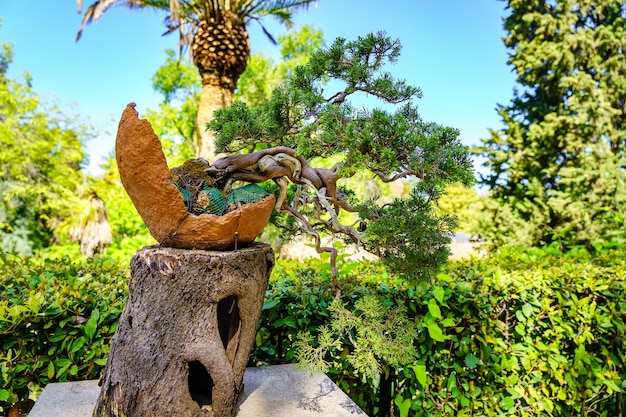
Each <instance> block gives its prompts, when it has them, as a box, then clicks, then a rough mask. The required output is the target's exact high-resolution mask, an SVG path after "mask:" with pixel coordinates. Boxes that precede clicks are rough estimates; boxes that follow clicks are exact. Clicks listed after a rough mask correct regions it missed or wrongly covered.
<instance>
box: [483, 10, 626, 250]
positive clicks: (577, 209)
mask: <svg viewBox="0 0 626 417" xmlns="http://www.w3.org/2000/svg"><path fill="white" fill-rule="evenodd" d="M507 10H509V11H510V14H509V15H508V17H506V18H505V20H504V28H505V29H506V31H507V32H508V35H507V36H506V37H505V38H504V43H505V45H506V46H507V48H509V49H510V50H511V54H510V58H509V64H511V65H512V66H513V68H514V69H515V71H516V73H517V83H518V85H519V88H518V89H516V91H515V92H514V95H513V99H512V101H511V103H510V104H508V105H506V106H505V105H500V106H499V113H500V115H501V116H502V121H503V124H504V127H503V128H502V129H500V130H493V131H492V132H491V137H490V138H488V139H485V140H483V144H482V146H481V147H480V149H479V150H478V152H479V153H480V154H482V155H483V156H484V157H485V158H486V162H485V165H486V166H487V167H489V168H490V173H489V174H487V175H484V176H483V177H482V182H483V184H486V185H488V186H489V187H490V188H491V190H492V197H493V198H494V199H495V201H496V202H497V203H498V204H497V205H496V207H495V208H494V209H493V210H492V211H491V215H492V216H491V219H490V220H491V221H492V223H491V225H492V226H495V227H493V228H492V229H491V232H492V233H491V235H490V236H488V237H490V238H492V240H494V241H495V243H502V242H503V241H506V238H507V237H509V238H512V239H514V240H516V242H517V243H522V244H533V245H541V244H549V243H550V242H552V241H555V240H557V239H558V240H559V241H561V242H563V243H567V244H594V243H597V242H601V241H606V240H609V239H614V238H616V237H617V236H618V235H621V236H622V237H623V232H622V229H623V226H624V218H625V217H626V185H625V181H626V174H625V168H626V162H625V158H626V156H625V155H626V152H625V145H626V107H625V104H626V56H625V54H624V52H625V49H626V2H624V1H619V0H596V1H589V0H541V1H537V0H508V1H507ZM520 231H522V232H523V233H520ZM489 234H490V233H489V232H487V235H489Z"/></svg>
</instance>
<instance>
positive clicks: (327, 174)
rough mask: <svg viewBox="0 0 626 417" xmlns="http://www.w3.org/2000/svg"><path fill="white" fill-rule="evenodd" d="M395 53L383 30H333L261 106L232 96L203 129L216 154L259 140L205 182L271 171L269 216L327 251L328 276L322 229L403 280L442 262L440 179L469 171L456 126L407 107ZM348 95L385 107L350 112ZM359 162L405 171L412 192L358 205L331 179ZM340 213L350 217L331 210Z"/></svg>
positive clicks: (463, 176)
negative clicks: (389, 68) (357, 34)
mask: <svg viewBox="0 0 626 417" xmlns="http://www.w3.org/2000/svg"><path fill="white" fill-rule="evenodd" d="M400 50H401V45H400V42H399V41H397V40H395V41H394V40H391V39H390V38H388V37H387V36H386V35H385V34H384V33H378V34H377V35H374V34H370V35H368V36H366V37H363V38H358V39H357V40H356V41H353V42H348V41H346V40H345V39H341V38H339V39H337V40H336V41H335V42H334V43H333V45H332V46H331V47H329V48H328V49H323V50H320V51H318V52H316V53H314V54H313V56H312V57H311V58H310V60H309V61H308V63H307V64H306V65H304V66H300V67H297V68H296V69H295V70H294V72H293V74H292V76H291V77H290V78H289V80H288V82H287V83H286V84H284V85H283V86H281V87H279V88H278V89H275V90H274V92H273V94H272V98H271V100H270V101H269V102H267V103H265V104H263V105H261V106H257V107H252V108H250V107H249V106H247V105H246V104H245V103H241V102H239V103H235V104H234V105H232V106H231V107H229V108H227V109H223V110H220V111H218V112H216V118H215V119H214V120H213V121H212V122H211V123H210V125H209V126H210V128H211V129H213V130H215V132H216V134H217V139H218V140H217V146H218V150H219V151H225V152H229V153H237V152H239V151H242V150H248V149H251V148H253V147H254V146H256V145H258V144H262V145H264V146H266V147H267V148H265V149H262V150H261V151H257V152H254V153H252V154H245V155H232V156H228V157H225V158H222V159H219V160H218V161H216V162H215V163H214V164H213V165H212V166H211V168H210V169H208V170H207V172H208V173H209V175H210V176H213V177H214V178H215V179H216V184H218V185H220V186H222V187H224V188H227V187H228V186H229V184H230V182H231V181H235V180H244V181H249V182H263V181H265V180H270V179H273V180H274V181H275V182H276V184H277V185H278V187H279V188H280V190H278V189H277V190H276V191H277V194H278V198H277V201H278V202H279V203H277V209H278V210H279V211H281V212H283V213H286V214H287V215H288V216H287V217H286V218H284V219H282V222H281V219H277V220H278V222H279V223H281V225H282V227H283V228H285V229H287V230H289V231H290V232H293V233H298V232H300V233H302V232H303V231H304V232H305V233H308V234H310V235H312V236H314V237H315V240H316V249H317V250H318V252H329V253H330V254H331V265H332V269H333V278H335V279H336V270H335V268H334V259H335V257H336V255H337V251H336V249H335V248H334V247H324V246H322V245H321V244H320V236H321V234H322V233H324V232H326V233H332V234H336V235H343V236H345V238H346V239H347V240H349V241H351V242H353V243H356V244H358V245H362V246H364V247H366V248H367V249H369V250H371V251H373V252H374V253H376V254H377V255H380V256H381V257H382V258H384V259H386V260H387V261H388V263H389V264H390V265H391V266H392V267H393V268H394V269H395V270H396V271H403V272H404V273H405V274H406V275H407V276H408V277H411V278H413V279H417V278H421V277H424V276H430V275H431V274H432V272H433V271H435V270H436V269H437V268H438V267H439V266H440V265H441V264H442V263H443V262H445V260H446V259H447V255H448V253H449V252H448V247H447V246H446V245H447V244H448V243H449V242H450V239H451V237H452V234H453V233H452V231H453V228H454V226H455V220H454V217H453V216H447V215H441V216H438V215H437V213H436V210H435V206H436V203H437V201H438V200H439V198H440V196H441V195H442V193H443V188H444V187H445V186H446V185H448V184H451V183H455V182H460V183H462V184H465V185H469V184H471V183H472V182H473V179H474V177H473V173H472V162H471V160H470V158H469V156H468V149H467V147H465V146H463V145H462V144H461V143H460V141H459V140H458V131H457V130H456V129H453V128H449V127H444V126H441V125H439V124H436V123H429V122H424V121H423V120H422V119H421V117H420V115H419V113H418V111H417V106H416V105H415V103H414V100H415V99H416V98H419V97H421V91H420V89H419V88H416V87H413V86H411V85H408V84H407V83H406V82H405V81H404V80H396V79H394V77H393V76H392V75H391V74H390V73H388V72H386V71H385V69H384V68H385V65H386V64H388V63H393V62H395V61H396V60H397V58H398V56H399V54H400ZM326 80H329V83H328V85H326V84H325V81H326ZM331 90H332V91H331ZM355 95H356V96H355ZM359 95H361V97H363V96H365V95H367V96H371V97H373V98H377V99H379V100H380V101H381V104H384V105H385V106H386V107H387V109H389V110H385V109H382V108H377V109H372V110H370V109H366V108H364V109H362V110H356V108H355V107H354V106H353V105H352V104H351V102H350V100H351V99H354V100H358V99H359V98H358V97H359ZM330 157H333V158H338V160H339V161H340V162H339V163H337V164H336V165H335V166H334V167H333V168H313V167H312V166H311V165H310V164H309V162H308V161H311V160H312V159H313V158H330ZM362 170H367V171H369V172H370V175H374V176H375V177H376V178H377V179H378V180H379V181H381V182H384V183H388V182H392V181H396V180H400V179H413V180H414V181H413V183H412V190H411V192H410V194H409V195H408V196H406V197H405V198H397V199H395V200H394V201H392V202H389V203H386V204H379V202H377V201H376V199H370V200H369V201H357V200H356V198H354V197H355V195H354V193H353V192H352V190H347V189H344V188H342V184H341V181H340V179H341V178H347V177H351V176H353V175H354V174H355V173H357V172H359V171H362ZM286 178H289V180H291V182H292V183H293V184H294V185H293V186H292V187H291V189H287V185H286V183H285V181H286ZM346 212H347V213H353V214H358V217H354V216H352V217H351V216H348V217H340V216H341V215H342V213H346ZM294 219H295V220H296V222H293V220H294ZM348 222H349V223H348ZM335 284H336V285H335V286H336V290H338V288H337V287H338V285H337V283H335Z"/></svg>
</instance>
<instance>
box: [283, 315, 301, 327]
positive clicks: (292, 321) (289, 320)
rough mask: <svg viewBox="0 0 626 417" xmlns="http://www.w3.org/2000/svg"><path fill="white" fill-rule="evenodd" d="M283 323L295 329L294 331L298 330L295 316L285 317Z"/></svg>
mask: <svg viewBox="0 0 626 417" xmlns="http://www.w3.org/2000/svg"><path fill="white" fill-rule="evenodd" d="M283 323H284V325H285V326H289V327H293V328H294V329H297V328H298V324H297V323H296V318H295V317H293V316H289V317H285V320H284V322H283Z"/></svg>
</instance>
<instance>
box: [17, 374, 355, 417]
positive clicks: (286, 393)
mask: <svg viewBox="0 0 626 417" xmlns="http://www.w3.org/2000/svg"><path fill="white" fill-rule="evenodd" d="M243 382H244V392H243V395H242V396H241V399H240V400H239V412H238V414H237V417H294V416H297V417H321V416H324V417H367V415H366V414H365V413H364V412H363V411H362V410H361V409H360V408H359V406H357V405H356V404H355V403H354V402H353V401H352V400H351V399H350V397H348V396H347V395H346V394H345V393H344V392H343V391H341V390H340V389H339V387H337V385H335V384H334V383H333V382H332V381H331V380H330V378H328V377H327V376H326V375H323V374H314V375H313V376H311V375H308V374H306V373H304V372H300V371H298V370H296V367H295V365H273V366H266V367H260V368H248V369H246V373H245V374H244V377H243ZM99 394H100V387H98V381H78V382H62V383H54V384H49V385H47V386H46V388H45V389H44V390H43V392H42V394H41V396H40V397H39V399H38V400H37V402H36V403H35V406H34V407H33V409H32V410H31V412H30V413H29V414H28V415H29V417H91V415H92V413H93V409H94V407H95V404H96V400H97V399H98V395H99Z"/></svg>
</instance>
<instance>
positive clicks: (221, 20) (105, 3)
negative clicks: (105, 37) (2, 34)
mask: <svg viewBox="0 0 626 417" xmlns="http://www.w3.org/2000/svg"><path fill="white" fill-rule="evenodd" d="M315 1H317V0H96V1H95V2H94V3H93V4H92V5H91V6H89V7H88V8H87V10H86V11H85V14H84V16H83V20H82V23H81V26H80V28H79V30H78V33H77V35H76V41H77V42H78V40H80V38H81V35H82V32H83V29H84V28H85V26H87V25H88V24H90V23H93V22H96V21H97V20H98V19H100V17H101V16H102V14H103V13H104V12H105V11H107V10H108V9H109V8H111V7H113V6H123V7H128V8H132V9H135V8H139V9H141V8H152V9H157V10H163V11H165V12H166V13H167V15H166V17H165V21H164V23H165V26H166V28H167V30H166V32H165V33H164V35H167V34H170V33H172V32H178V33H179V36H180V48H181V53H182V52H183V50H185V49H186V48H189V50H190V52H191V55H192V57H193V62H194V64H195V65H196V67H198V70H199V72H200V75H201V77H202V85H203V87H202V94H201V95H200V103H199V104H198V114H197V116H196V130H197V132H196V133H197V141H196V155H197V156H202V157H203V158H206V159H208V160H212V159H213V158H214V156H215V150H214V149H215V145H214V137H213V134H212V133H211V132H209V131H207V130H206V124H207V123H208V122H209V121H210V120H211V119H212V118H213V112H214V111H215V110H217V109H221V108H223V107H227V106H229V105H230V104H231V103H232V100H233V92H234V91H235V87H236V86H237V80H238V79H239V76H240V75H241V74H242V73H243V72H244V71H245V69H246V65H247V62H248V58H249V57H250V38H249V36H248V31H247V29H246V25H247V24H248V23H249V22H251V21H256V22H258V23H259V24H260V25H261V28H262V30H263V32H264V33H265V34H266V35H267V36H268V38H269V39H270V40H271V41H272V42H273V43H276V42H275V40H274V38H273V37H272V36H271V34H270V33H269V32H268V31H267V29H266V28H265V26H263V24H262V22H261V19H262V18H263V17H265V16H274V17H276V18H278V20H279V21H280V23H281V24H283V25H285V26H286V27H290V26H291V24H292V20H291V18H292V13H293V12H294V11H295V10H297V9H300V8H303V7H307V6H308V5H309V4H310V3H312V2H315ZM82 3H83V2H82V0H77V6H78V12H79V13H82V6H83V4H82Z"/></svg>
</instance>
